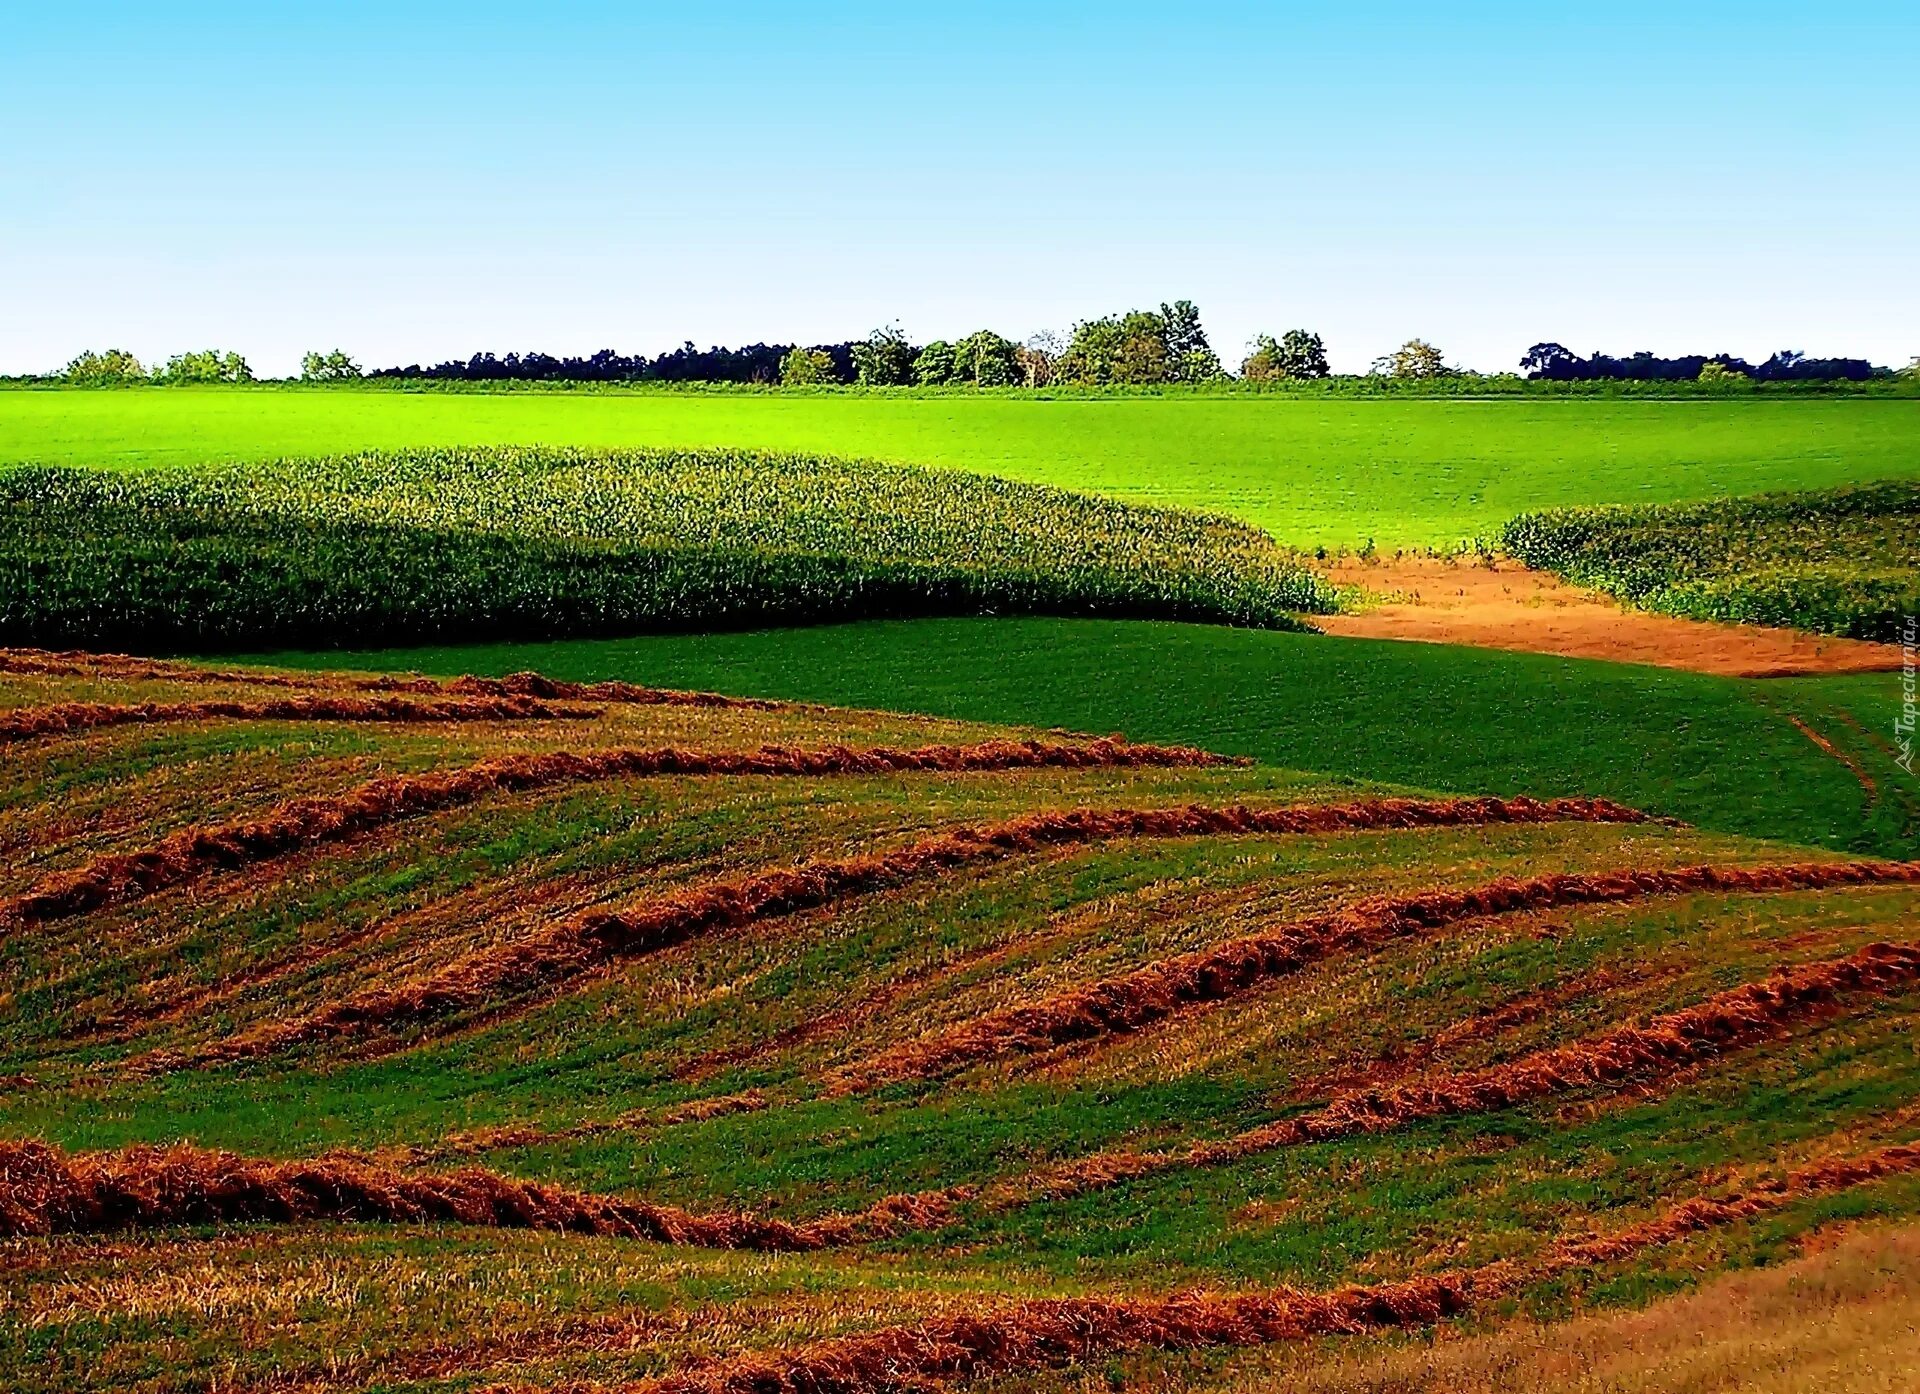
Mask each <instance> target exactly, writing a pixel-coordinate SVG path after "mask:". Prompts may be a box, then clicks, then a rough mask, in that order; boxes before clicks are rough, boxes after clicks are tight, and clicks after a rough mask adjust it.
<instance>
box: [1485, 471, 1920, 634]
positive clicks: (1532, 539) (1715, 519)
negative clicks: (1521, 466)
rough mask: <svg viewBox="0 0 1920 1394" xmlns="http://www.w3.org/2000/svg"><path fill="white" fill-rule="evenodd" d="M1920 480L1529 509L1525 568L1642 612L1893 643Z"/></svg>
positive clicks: (1906, 612)
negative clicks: (1681, 501) (1693, 500)
mask: <svg viewBox="0 0 1920 1394" xmlns="http://www.w3.org/2000/svg"><path fill="white" fill-rule="evenodd" d="M1916 525H1920V487H1916V486H1915V485H1912V484H1902V483H1894V484H1880V485H1874V486H1867V487H1858V488H1850V489H1832V490H1826V491H1820V492H1810V493H1799V494H1774V495H1763V496H1761V497H1758V498H1747V499H1721V500H1716V501H1714V502H1711V503H1700V504H1687V505H1674V504H1667V505H1642V506H1640V507H1638V508H1614V509H1592V508H1590V509H1564V510H1559V511H1549V512H1544V513H1532V514H1526V515H1523V516H1522V517H1519V518H1516V519H1514V520H1513V521H1512V522H1511V523H1509V524H1507V526H1506V528H1505V529H1504V530H1503V532H1502V534H1501V540H1502V542H1503V544H1504V545H1505V547H1506V549H1507V550H1508V551H1510V552H1511V553H1513V555H1514V556H1516V557H1518V558H1519V559H1520V560H1522V561H1524V562H1526V563H1527V564H1528V565H1529V566H1533V567H1537V568H1540V569H1542V570H1550V571H1557V572H1559V573H1561V574H1562V575H1564V576H1566V577H1567V578H1569V579H1570V580H1573V581H1577V582H1579V583H1581V584H1583V585H1589V586H1596V587H1599V588H1601V589H1603V590H1606V591H1609V592H1611V593H1613V594H1614V595H1617V596H1619V597H1620V598H1621V599H1623V600H1626V601H1629V602H1631V603H1633V604H1635V605H1640V606H1644V607H1645V608H1647V609H1652V610H1661V611H1664V612H1666V613H1667V614H1672V615H1680V616H1684V617H1686V618H1688V619H1703V620H1731V621H1737V622H1742V623H1748V624H1767V625H1780V626H1785V627H1791V628H1796V629H1811V630H1817V631H1820V632H1822V633H1827V634H1844V635H1848V636H1850V637H1852V638H1856V639H1879V640H1885V641H1891V642H1898V641H1899V639H1900V636H1901V631H1902V629H1903V627H1904V622H1905V620H1906V618H1907V617H1908V616H1910V615H1914V614H1916V613H1920V526H1916Z"/></svg>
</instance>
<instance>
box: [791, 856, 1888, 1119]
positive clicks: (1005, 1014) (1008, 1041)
mask: <svg viewBox="0 0 1920 1394" xmlns="http://www.w3.org/2000/svg"><path fill="white" fill-rule="evenodd" d="M1917 881H1920V862H1883V861H1858V862H1805V863H1792V864H1787V865H1779V866H1758V867H1722V866H1691V867H1676V868H1673V869H1671V870H1646V871H1639V870H1624V871H1613V872H1605V873H1602V874H1599V875H1569V874H1562V875H1553V876H1541V877H1535V878H1533V879H1530V880H1524V881H1523V880H1517V879H1514V878H1510V877H1508V878H1502V879H1500V880H1498V881H1490V882H1488V883H1486V884H1485V885H1481V886H1474V887H1471V888H1469V889H1466V890H1457V891H1455V890H1436V891H1423V892H1421V893H1419V894H1417V895H1410V896H1380V897H1376V898H1374V899H1371V900H1363V901H1361V902H1359V903H1358V904H1356V905H1353V906H1351V907H1350V908H1348V909H1345V910H1341V911H1338V912H1336V913H1335V914H1332V915H1325V916H1320V917H1316V918H1314V919H1310V920H1305V921H1302V922H1300V923H1298V924H1295V925H1291V926H1288V927H1286V928H1284V929H1281V930H1279V931H1277V932H1275V933H1270V934H1254V935H1247V936H1244V937H1242V938H1239V939H1233V940H1229V941H1228V942H1227V943H1224V944H1220V945H1217V946H1215V947H1214V948H1211V949H1201V950H1196V951H1195V952H1192V953H1186V954H1181V955H1179V956H1178V957H1175V958H1170V959H1165V960H1163V961H1161V962H1159V963H1155V964H1152V965H1150V966H1148V967H1146V968H1140V969H1136V970H1135V971H1133V972H1131V973H1126V974H1122V975H1120V976H1118V977H1113V978H1106V979H1102V980H1101V981H1099V982H1096V983H1093V984H1091V985H1090V986H1087V987H1082V988H1074V989H1072V990H1070V991H1067V992H1063V993H1060V994H1058V995H1056V996H1054V997H1050V998H1048V999H1046V1000H1045V1001H1043V1002H1038V1003H1035V1004H1034V1005H1032V1006H1026V1007H1013V1008H1009V1009H1007V1010H1005V1011H998V1012H991V1013H989V1014H987V1015H985V1016H981V1017H976V1018H974V1019H973V1020H971V1021H968V1022H964V1023H962V1024H960V1025H959V1026H956V1027H953V1028H951V1029H949V1030H946V1031H941V1032H938V1033H936V1034H934V1035H931V1036H927V1037H923V1038H922V1039H920V1040H918V1041H913V1042H909V1043H908V1044H906V1045H903V1046H899V1047H896V1048H894V1049H893V1050H890V1051H887V1052H885V1053H883V1054H881V1055H879V1056H876V1057H874V1058H873V1059H871V1060H869V1061H867V1062H866V1063H864V1064H861V1065H856V1066H853V1067H850V1068H848V1069H845V1070H842V1071H841V1072H839V1073H838V1075H837V1076H836V1077H835V1078H834V1079H832V1080H831V1081H830V1085H829V1088H830V1091H831V1092H834V1093H838V1094H849V1093H856V1092H859V1091H861V1090H865V1089H871V1088H874V1087H877V1086H879V1085H882V1084H888V1083H893V1082H897V1081H901V1080H911V1079H938V1078H941V1077H944V1076H946V1075H950V1074H954V1073H956V1072H958V1071H960V1070H963V1069H966V1068H968V1067H970V1066H973V1065H977V1064H981V1063H984V1062H985V1061H988V1060H992V1059H995V1058H998V1057H1000V1056H1006V1055H1028V1054H1033V1053H1036V1052H1039V1051H1043V1050H1049V1049H1052V1048H1053V1047H1055V1046H1060V1045H1065V1044H1067V1043H1069V1042H1073V1041H1086V1040H1094V1039H1098V1038H1100V1037H1103V1036H1113V1035H1122V1034H1126V1033H1129V1032H1133V1031H1138V1030H1140V1029H1142V1028H1143V1027H1146V1026H1150V1025H1152V1024H1154V1023H1156V1022H1159V1021H1162V1020H1164V1019H1165V1018H1167V1017H1169V1016H1171V1015H1172V1014H1173V1013H1175V1012H1177V1011H1180V1010H1181V1009H1183V1008H1186V1007H1191V1006H1198V1005H1202V1004H1207V1003H1213V1002H1220V1001H1224V1000H1226V999H1227V998H1230V997H1233V996H1236V995H1238V994H1240V993H1242V992H1246V991H1248V990H1249V989H1252V988H1255V987H1258V986H1260V985H1261V984H1263V983H1266V982H1268V981H1270V980H1271V979H1273V978H1277V977H1282V976H1285V975H1286V974H1289V973H1295V972H1298V971H1299V970H1300V969H1302V968H1304V967H1306V966H1308V965H1309V964H1312V963H1316V962H1318V961H1320V960H1321V959H1324V958H1327V957H1330V956H1331V955H1334V954H1338V953H1346V952H1351V951H1353V950H1356V949H1364V948H1369V947H1372V946H1374V945H1377V944H1383V943H1386V942H1388V941H1390V940H1393V939H1400V938H1406V937H1409V936H1413V935H1419V934H1425V933H1428V932H1430V931H1432V930H1435V929H1440V928H1443V927H1445V926H1447V925H1451V924H1455V923H1457V922H1459V921H1462V920H1472V919H1482V918H1485V917H1487V916H1492V915H1511V914H1518V913H1524V912H1527V911H1534V910H1549V909H1554V908H1557V907H1560V906H1567V905H1598V904H1610V903H1618V902H1621V901H1629V900H1641V899H1644V898H1646V897H1649V896H1670V895H1691V894H1694V893H1697V892H1702V891H1717V892H1724V891H1758V892H1772V891H1795V890H1824V889H1827V888H1829V887H1834V886H1861V885H1879V884H1888V883H1892V884H1899V883H1911V882H1917Z"/></svg>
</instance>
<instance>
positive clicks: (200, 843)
mask: <svg viewBox="0 0 1920 1394" xmlns="http://www.w3.org/2000/svg"><path fill="white" fill-rule="evenodd" d="M506 700H513V701H520V700H524V699H519V698H515V699H506ZM1221 763H1229V762H1228V761H1227V760H1226V757H1222V756H1215V755H1209V754H1207V753H1206V752H1205V751H1202V750H1194V749H1191V748H1189V747H1185V746H1156V745H1139V746H1136V745H1129V744H1127V743H1125V742H1124V741H1095V742H1092V743H1090V744H1087V745H1069V744H1061V743H1049V742H1042V741H1006V740H993V741H984V742H981V743H980V744H977V745H963V746H955V745H930V746H921V747H919V748H917V749H912V750H897V749H893V748H891V747H887V746H878V747H874V748H871V749H865V750H856V749H853V748H851V747H848V746H843V745H835V746H826V747H824V748H821V749H815V750H795V749H790V748H787V747H784V746H763V747H761V748H760V749H759V750H750V751H724V750H723V751H712V750H683V749H680V748H678V747H674V746H659V747H651V748H629V749H612V750H589V751H580V752H572V751H555V752H552V753H549V754H544V755H520V756H510V757H506V758H503V759H496V760H483V761H481V762H479V763H478V764H474V765H468V766H465V767H463V768H461V769H456V770H450V771H448V772H446V773H445V774H423V775H398V776H389V777H386V778H381V779H374V780H369V781H368V782H367V783H365V784H362V785H360V786H359V787H358V788H355V789H350V790H348V791H347V792H346V793H344V794H339V795H334V796H331V797H324V798H306V799H292V800H289V801H288V802H286V803H283V804H281V805H279V806H278V807H276V808H273V809H270V810H268V811H267V812H266V813H265V814H263V815H262V816H261V817H259V818H257V819H247V820H242V821H235V822H230V823H217V824H211V825H205V826H198V827H189V828H183V829H181V830H180V831H178V832H176V833H173V834H172V835H170V836H169V837H167V838H166V839H165V840H164V841H162V842H160V843H158V844H157V845H155V846H153V847H148V848H143V849H142V850H140V851H138V852H119V853H111V854H109V855H106V856H103V857H98V858H96V859H95V860H93V861H91V862H88V863H87V864H86V865H85V866H81V867H77V868H75V869H74V870H72V871H64V872H60V873H58V874H56V875H53V876H50V877H48V878H47V879H46V880H44V881H42V882H41V883H40V884H39V885H37V886H35V887H33V889H31V890H29V891H27V892H26V893H25V894H23V895H21V896H19V897H17V898H16V899H14V900H12V901H10V902H6V903H4V904H0V924H4V923H5V922H6V921H8V920H9V919H12V920H18V921H23V922H26V923H39V922H43V921H47V920H55V919H61V918H64V917H67V916H70V915H79V914H84V913H86V912H87V911H89V910H94V909H98V908H99V907H101V906H103V905H110V904H118V903H124V902H126V901H129V900H136V899H139V898H140V897H142V896H147V895H152V894H153V893H154V892H156V891H160V890H165V889H167V888H169V887H172V886H178V885H180V884H182V883H183V882H186V881H191V880H195V879H197V878H198V877H201V876H204V875H207V874H209V873H211V872H215V871H232V870H235V869H237V868H239V867H243V866H250V865H254V864H257V863H260V862H264V861H269V860H271V859H273V858H275V857H281V856H286V855H288V854H290V853H293V852H297V851H300V850H301V849H303V848H307V847H312V846H316V845H319V844H322V843H330V842H341V841H344V840H346V839H348V838H351V837H355V836H358V835H360V834H364V833H368V832H372V831H374V830H375V829H377V828H381V827H384V826H386V825H388V824H390V823H396V822H400V821H402V820H404V819H407V818H415V817H419V816H421V815H423V814H427V813H435V812H440V811H442V810H445V809H449V808H456V807H460V806H463V805H466V804H471V803H474V802H477V801H478V800H480V799H482V798H485V797H487V796H488V795H491V794H496V793H526V792H530V791H533V790H537V789H548V788H553V787H556V786H559V785H568V784H590V783H593V782H596V781H599V780H609V779H632V778H641V777H645V776H659V775H802V776H827V775H861V774H869V775H870V774H889V773H913V772H965V771H976V772H986V771H995V770H1022V769H1093V768H1108V767H1128V766H1205V765H1212V764H1221Z"/></svg>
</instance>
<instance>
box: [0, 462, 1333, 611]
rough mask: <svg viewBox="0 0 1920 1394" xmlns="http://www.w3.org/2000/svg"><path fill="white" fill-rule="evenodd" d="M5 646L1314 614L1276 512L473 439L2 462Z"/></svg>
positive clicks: (879, 471)
mask: <svg viewBox="0 0 1920 1394" xmlns="http://www.w3.org/2000/svg"><path fill="white" fill-rule="evenodd" d="M0 597H3V598H0V641H4V642H12V643H22V644H46V645H53V646H69V645H90V646H94V647H106V648H112V647H121V646H129V645H148V646H153V645H161V646H168V645H170V646H173V647H176V648H189V649H190V648H195V647H198V648H202V649H205V648H222V647H227V648H231V647H234V646H236V645H252V646H256V647H257V646H261V645H270V644H297V643H317V644H326V643H330V642H337V640H338V639H339V638H340V637H341V636H344V635H354V636H356V637H359V638H362V639H369V640H381V639H386V640H414V641H419V640H427V639H441V640H446V639H456V640H457V639H465V638H471V637H476V636H482V635H485V636H502V635H504V636H528V635H531V636H541V637H547V636H552V635H557V634H607V633H613V634H619V633H630V632H632V631H634V630H647V629H655V630H657V629H689V628H700V627H707V626H727V625H739V624H742V623H744V622H753V623H759V624H766V623H780V622H788V623H806V622H818V621H821V620H831V619H847V618H858V617H865V616H872V615H888V614H916V613H934V614H941V613H953V612H960V613H993V612H1002V613H1005V612H1012V613H1023V612H1040V613H1057V614H1075V613H1080V614H1109V615H1134V616H1144V617H1154V618H1167V619H1202V620H1211V621H1218V622H1224V623H1236V624H1245V625H1255V626H1263V627H1281V628H1298V627H1299V623H1298V621H1297V620H1296V619H1295V618H1294V615H1295V614H1296V613H1299V612H1308V613H1315V612H1325V611H1327V610H1329V609H1330V608H1331V607H1332V603H1333V590H1332V588H1331V587H1330V586H1328V585H1327V584H1325V583H1324V582H1322V581H1320V580H1319V579H1318V578H1316V577H1315V576H1313V575H1312V574H1311V573H1310V572H1308V571H1307V570H1306V569H1305V567H1304V566H1303V565H1302V564H1301V563H1299V562H1298V561H1297V560H1295V559H1293V558H1292V557H1290V556H1289V555H1288V554H1285V553H1283V552H1281V551H1280V549H1279V548H1278V547H1276V546H1275V545H1274V543H1273V542H1272V540H1271V539H1270V538H1268V537H1267V536H1266V535H1265V534H1263V533H1261V532H1260V531H1259V530H1258V529H1256V528H1253V527H1250V526H1248V525H1247V524H1244V523H1238V522H1234V521H1232V520H1230V519H1226V518H1217V517H1207V516H1204V515H1199V514H1194V513H1187V512H1182V511H1175V510H1168V509H1150V508H1141V507H1136V506H1130V505H1126V504H1120V503H1114V502H1111V501H1108V500H1103V499H1098V498H1094V497H1092V496H1090V495H1085V494H1074V493H1068V492H1065V491H1062V490H1057V489H1048V488H1042V487H1039V486H1034V485H1021V484H1010V483H1008V482H1006V481H1004V480H997V479H991V478H979V477H975V476H972V475H967V474H961V473H957V472H953V471H930V470H907V469H898V468H888V467H884V466H875V465H858V464H847V463H842V462H837V461H829V460H813V459H803V458H793V457H779V456H765V455H753V454H741V453H722V452H707V453H703V454H688V453H662V452H652V453H635V452H624V453H622V452H594V453H588V452H581V451H533V450H504V451H503V450H455V451H437V452H402V453H396V454H388V455H358V456H348V457H342V458H339V459H328V460H298V461H285V462H280V463H276V464H268V465H249V466H231V467H226V468H215V469H207V470H194V471H164V472H154V471H144V472H134V473H105V472H101V471H97V470H88V469H73V468H66V469H50V468H24V469H17V470H13V471H9V472H6V473H3V474H0Z"/></svg>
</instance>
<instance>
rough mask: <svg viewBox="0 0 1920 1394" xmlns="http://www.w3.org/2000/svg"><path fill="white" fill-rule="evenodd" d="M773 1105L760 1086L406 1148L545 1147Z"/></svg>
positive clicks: (421, 1160)
mask: <svg viewBox="0 0 1920 1394" xmlns="http://www.w3.org/2000/svg"><path fill="white" fill-rule="evenodd" d="M772 1106H773V1099H772V1098H771V1096H769V1095H767V1094H765V1093H763V1092H762V1091H761V1090H758V1089H747V1090H743V1091H742V1092H740V1093H738V1094H721V1095H717V1096H715V1097H712V1098H706V1099H692V1100H689V1101H688V1102H686V1103H684V1104H665V1105H662V1106H661V1107H659V1108H647V1109H632V1110H630V1111H628V1112H626V1113H622V1114H619V1115H617V1116H616V1117H613V1118H590V1119H587V1120H585V1121H583V1122H579V1123H569V1124H566V1125H565V1126H562V1127H557V1128H543V1127H539V1126H536V1125H534V1124H530V1123H507V1124H500V1125H498V1126H495V1127H491V1128H475V1129H472V1130H471V1131H468V1132H461V1133H449V1134H448V1135H447V1136H446V1137H444V1138H442V1139H441V1140H440V1141H438V1142H430V1143H418V1144H414V1145H412V1146H408V1147H406V1148H404V1149H402V1150H403V1153H404V1155H405V1157H406V1160H407V1161H408V1162H409V1163H410V1164H412V1165H416V1166H418V1165H424V1164H427V1163H431V1162H443V1161H451V1160H453V1159H455V1158H459V1157H476V1156H479V1155H480V1154H482V1153H484V1152H497V1151H500V1150H502V1149H503V1148H508V1147H540V1146H544V1145H546V1144H549V1143H555V1142H572V1141H574V1140H576V1139H578V1138H583V1137H605V1136H608V1135H609V1134H615V1133H641V1132H648V1131H651V1130H653V1129H655V1128H671V1127H677V1126H678V1125H680V1124H682V1123H703V1122H705V1121H706V1120H707V1119H709V1118H727V1117H731V1116H733V1115H734V1114H739V1113H760V1112H762V1111H764V1110H766V1109H768V1108H771V1107H772Z"/></svg>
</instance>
